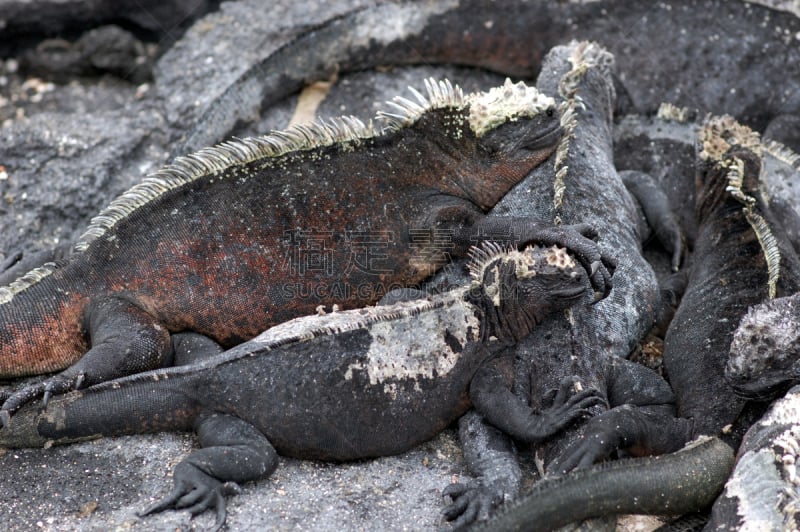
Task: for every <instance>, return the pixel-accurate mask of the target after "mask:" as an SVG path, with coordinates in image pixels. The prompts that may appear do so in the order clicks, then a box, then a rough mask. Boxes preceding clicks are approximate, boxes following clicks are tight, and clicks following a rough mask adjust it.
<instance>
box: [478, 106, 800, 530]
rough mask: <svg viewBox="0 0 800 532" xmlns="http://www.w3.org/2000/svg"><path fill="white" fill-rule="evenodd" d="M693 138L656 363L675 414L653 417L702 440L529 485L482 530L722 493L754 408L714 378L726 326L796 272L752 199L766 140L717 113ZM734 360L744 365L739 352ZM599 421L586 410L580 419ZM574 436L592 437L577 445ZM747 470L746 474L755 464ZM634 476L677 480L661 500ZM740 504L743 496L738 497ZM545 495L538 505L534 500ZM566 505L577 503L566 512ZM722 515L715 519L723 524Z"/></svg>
mask: <svg viewBox="0 0 800 532" xmlns="http://www.w3.org/2000/svg"><path fill="white" fill-rule="evenodd" d="M698 135H699V141H700V146H699V147H700V150H701V151H700V157H699V162H698V165H699V168H698V172H697V179H696V200H697V206H696V209H697V210H696V212H697V214H696V216H697V220H696V222H697V223H696V227H697V234H696V239H695V249H694V254H693V256H692V258H691V265H690V267H689V270H688V277H689V283H688V286H687V288H686V292H685V294H684V296H683V299H682V301H681V303H680V306H679V307H678V310H677V312H676V314H675V316H674V318H673V320H672V323H671V324H670V327H669V329H668V331H667V335H666V338H665V344H664V367H665V371H666V374H667V376H668V378H669V381H670V384H671V385H672V388H673V389H674V391H675V397H676V399H677V405H678V414H679V415H680V416H681V417H680V418H679V419H675V420H673V422H671V423H664V424H663V426H662V427H661V431H662V437H663V438H666V439H671V440H672V441H675V442H678V443H682V442H684V441H689V440H691V439H696V438H707V437H709V436H711V437H714V438H713V440H711V443H707V444H702V445H696V446H693V447H692V448H690V449H687V450H685V451H684V452H682V453H679V455H680V456H681V459H680V460H679V461H674V462H667V463H670V464H671V465H669V466H667V467H663V466H662V465H660V464H663V463H664V462H660V461H644V462H641V461H630V462H627V463H620V464H618V465H615V466H612V467H611V468H607V467H598V468H593V469H590V470H587V471H580V472H576V473H575V475H570V476H569V477H567V478H564V479H563V480H560V481H557V482H554V483H552V484H549V485H547V486H546V489H547V491H548V495H547V500H546V501H545V500H539V499H537V497H536V495H537V494H538V493H540V492H539V491H534V492H532V493H531V494H530V496H526V498H525V500H524V502H522V501H521V502H520V504H518V505H515V506H514V507H513V508H512V509H510V510H509V511H508V512H507V513H505V514H504V515H503V516H501V517H499V520H498V522H497V523H495V522H494V521H490V522H488V523H487V527H490V528H491V529H494V527H495V525H498V526H500V525H502V524H503V523H506V524H507V523H517V524H521V523H523V520H528V519H532V520H534V521H535V522H537V523H542V522H543V519H544V518H545V516H546V518H547V519H548V521H544V522H545V524H546V525H549V526H552V527H555V526H559V525H560V524H565V523H566V522H568V521H569V520H570V516H581V517H588V516H599V515H605V514H610V513H616V512H642V513H643V512H647V513H653V514H671V513H673V512H678V513H683V512H689V511H698V510H701V509H703V508H704V507H706V506H707V505H708V504H709V503H710V502H711V501H713V499H714V497H715V496H716V494H718V493H719V492H720V491H721V490H722V486H723V484H724V482H725V480H726V478H727V475H728V472H729V470H730V468H731V467H732V466H733V460H732V456H733V450H734V449H735V448H736V447H737V446H738V444H739V442H740V441H741V438H742V436H743V434H744V432H745V431H746V430H747V429H748V427H749V426H750V425H751V424H752V423H753V422H754V421H756V419H757V416H758V415H760V413H761V412H762V411H763V408H764V406H763V404H757V403H748V402H746V401H745V399H744V398H742V397H738V396H737V395H736V394H735V393H734V389H733V388H732V387H731V386H730V385H729V384H728V383H727V382H726V379H725V368H726V363H727V362H728V359H729V355H728V353H729V348H730V346H731V341H732V337H733V335H734V330H735V329H736V326H737V324H738V323H739V320H740V319H741V317H742V315H743V314H744V313H745V312H746V311H747V309H748V306H750V305H754V304H756V303H759V302H761V301H764V300H766V299H768V298H770V297H773V296H775V295H780V294H782V293H787V292H788V293H791V292H794V291H796V290H797V289H798V288H799V287H800V282H799V280H800V277H799V276H798V273H799V272H800V269H798V262H797V257H796V256H795V255H794V252H793V248H792V246H791V245H790V244H789V243H788V242H787V240H786V239H785V237H784V235H783V234H782V228H781V226H780V224H778V223H777V222H776V220H774V218H773V216H772V213H771V212H770V209H769V205H768V203H767V202H765V201H764V200H763V198H762V194H763V192H762V189H761V184H762V183H763V181H764V180H765V179H768V178H767V177H766V176H765V175H764V174H763V173H761V161H762V156H763V154H764V152H765V151H767V150H769V149H770V146H765V145H764V144H762V142H761V140H760V138H759V136H758V134H756V133H754V132H753V131H752V130H750V129H748V128H746V127H744V126H742V125H741V124H739V123H737V122H736V121H735V120H733V119H732V118H731V117H729V116H723V117H710V118H708V119H707V121H706V122H705V124H704V125H703V127H702V128H701V129H700V131H699V132H698ZM735 365H736V366H737V367H742V368H744V367H746V364H744V363H742V362H741V360H740V361H739V362H737V363H736V364H735ZM729 368H730V365H729ZM730 372H731V369H729V370H728V373H730ZM767 382H768V379H767ZM600 420H601V419H600V417H599V416H598V417H595V418H593V419H591V420H589V421H588V422H587V425H593V424H596V423H598V422H599V421H600ZM598 435H599V436H600V437H601V438H602V439H603V440H608V439H613V438H615V437H617V436H618V435H617V434H616V433H615V428H614V427H610V432H608V433H605V434H604V433H603V432H602V431H599V432H598ZM586 445H588V446H590V447H591V446H592V445H599V444H597V443H595V442H593V441H587V442H583V443H580V444H579V446H586ZM679 455H678V454H676V457H678V456H679ZM700 457H702V459H703V461H705V462H706V466H704V467H701V468H700V469H698V470H697V471H695V473H692V469H695V466H694V465H691V464H693V463H695V462H696V461H697V460H698V459H699V458H700ZM749 474H750V475H751V476H750V479H751V481H753V482H755V480H756V478H757V476H758V475H757V474H756V472H755V471H750V472H749ZM643 479H646V480H647V482H648V483H649V484H651V485H657V486H673V485H676V482H678V483H679V484H680V486H681V489H680V490H678V491H676V492H675V493H671V494H669V495H668V497H669V500H667V498H665V497H664V496H663V495H662V494H661V493H651V492H648V491H646V490H643V489H640V488H641V487H642V480H643ZM537 489H538V488H537ZM541 489H545V487H543V488H541ZM659 491H665V490H659ZM598 494H601V496H598ZM740 501H742V504H745V503H746V501H745V499H744V498H741V499H740ZM545 502H546V503H547V505H548V506H547V507H545V506H544V505H542V504H540V503H545ZM575 508H580V512H579V513H577V512H576V513H572V512H574V509H575ZM730 517H731V516H730V515H729V516H728V518H727V523H728V524H730V525H733V524H734V523H733V521H732V520H731V519H730ZM523 528H524V526H523Z"/></svg>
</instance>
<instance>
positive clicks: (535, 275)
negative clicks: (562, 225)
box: [469, 242, 590, 341]
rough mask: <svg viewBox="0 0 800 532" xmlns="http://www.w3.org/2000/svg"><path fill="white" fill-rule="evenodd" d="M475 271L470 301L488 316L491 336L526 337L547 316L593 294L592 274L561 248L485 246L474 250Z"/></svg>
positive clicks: (470, 268)
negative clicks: (519, 248) (590, 277)
mask: <svg viewBox="0 0 800 532" xmlns="http://www.w3.org/2000/svg"><path fill="white" fill-rule="evenodd" d="M469 270H470V274H471V275H472V279H473V280H472V286H471V290H470V296H469V297H470V300H471V301H472V302H474V303H476V304H477V305H479V306H480V307H481V309H482V310H483V311H484V312H485V314H486V319H487V320H488V323H489V329H490V330H489V334H491V335H494V336H496V337H498V338H500V339H503V340H508V341H518V340H520V339H522V338H524V337H525V336H526V335H527V334H528V333H530V331H531V330H532V329H533V327H534V326H535V325H536V324H537V323H540V322H541V321H542V320H543V319H544V318H545V316H547V315H548V314H550V313H552V312H555V311H558V310H563V309H566V308H569V307H571V306H573V305H575V304H576V303H578V302H579V301H581V300H584V299H586V298H585V295H586V293H587V292H590V290H589V284H588V276H587V273H586V270H585V269H584V268H583V267H582V266H581V265H580V264H579V263H578V262H577V261H576V260H575V259H574V258H573V257H572V256H571V255H570V254H569V253H568V252H567V250H565V249H564V248H559V247H557V246H552V247H548V248H545V247H540V246H529V247H527V248H525V249H523V250H522V251H517V250H516V249H510V250H509V249H504V248H503V247H502V246H500V245H498V244H494V243H491V242H489V243H485V244H483V245H482V246H481V247H474V248H472V250H471V252H470V263H469Z"/></svg>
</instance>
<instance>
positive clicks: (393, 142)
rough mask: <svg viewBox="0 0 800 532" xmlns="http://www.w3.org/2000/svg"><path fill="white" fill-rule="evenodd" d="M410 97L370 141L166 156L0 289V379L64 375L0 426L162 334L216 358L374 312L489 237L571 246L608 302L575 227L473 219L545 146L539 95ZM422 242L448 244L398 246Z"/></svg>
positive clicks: (318, 138)
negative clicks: (56, 253) (391, 293)
mask: <svg viewBox="0 0 800 532" xmlns="http://www.w3.org/2000/svg"><path fill="white" fill-rule="evenodd" d="M414 96H415V99H416V101H415V102H412V101H410V100H408V99H404V98H400V99H398V100H396V101H395V102H394V104H393V107H394V109H393V110H392V112H391V113H389V112H384V113H383V114H381V115H380V117H381V118H383V119H385V120H386V122H387V126H386V127H385V128H384V129H375V128H373V127H372V126H371V125H367V126H365V125H364V124H362V123H361V122H360V121H358V120H356V119H351V118H343V119H340V120H332V121H329V122H320V123H317V124H315V125H311V126H299V127H297V128H295V129H291V130H288V131H285V132H276V133H273V134H270V135H267V136H264V137H259V138H251V139H246V140H238V141H232V142H228V143H225V144H221V145H219V146H217V147H213V148H206V149H203V150H201V151H199V152H197V153H195V154H193V155H189V156H186V157H183V158H179V159H177V160H176V161H175V162H174V163H172V164H171V165H169V166H167V167H165V168H163V169H162V170H160V171H158V172H156V173H155V174H154V175H152V176H151V177H149V178H147V179H145V180H144V181H143V182H142V183H140V184H138V185H136V186H135V187H133V188H132V189H131V190H129V191H128V192H126V193H124V194H123V195H122V196H120V197H119V198H117V199H116V200H115V201H113V202H112V203H111V204H110V206H109V207H107V208H106V209H105V210H103V211H102V212H101V213H100V214H99V215H98V216H97V217H96V218H95V219H94V220H93V222H92V223H91V225H90V227H89V229H88V230H87V231H86V233H85V235H84V236H83V237H82V238H81V239H80V240H79V242H78V243H77V244H76V245H75V246H74V250H73V253H72V254H71V255H70V256H69V257H68V258H67V259H66V260H65V261H64V262H58V263H55V264H46V265H44V266H42V267H40V268H37V269H34V270H32V271H31V272H29V273H27V274H25V275H23V276H22V277H20V278H19V279H17V280H15V281H13V282H12V283H11V284H10V285H8V286H7V287H2V288H0V344H2V346H3V351H2V353H1V354H0V375H2V376H19V375H29V374H37V373H43V372H50V371H55V370H59V369H63V368H67V369H66V370H64V371H63V372H62V373H60V374H58V375H56V376H54V377H51V378H49V379H47V380H46V381H44V382H43V383H40V384H36V385H32V386H28V387H25V388H23V389H22V390H20V391H19V392H16V393H15V394H13V395H12V396H11V398H9V399H8V400H7V401H6V402H5V403H4V404H3V405H2V409H0V421H6V422H7V421H8V417H9V413H12V412H13V411H14V410H15V409H16V408H18V407H19V406H20V405H21V404H22V403H24V402H26V401H28V400H30V399H31V398H33V397H36V396H38V395H41V394H43V393H44V394H45V395H46V396H49V395H50V394H51V393H60V392H63V391H65V390H67V389H70V388H73V387H79V386H81V385H89V384H94V383H97V382H101V381H103V380H107V379H110V378H114V377H118V376H121V375H125V374H129V373H132V372H135V371H141V370H145V369H150V368H155V367H158V366H159V365H160V364H162V362H163V361H164V359H165V358H166V357H167V355H168V352H169V349H168V346H169V334H170V333H173V332H180V331H194V332H198V333H201V334H205V335H208V336H209V337H211V338H212V339H214V340H215V341H217V342H219V343H221V344H222V345H224V346H226V347H227V346H232V345H235V344H237V343H240V342H242V341H245V340H247V339H249V338H252V337H254V336H256V335H257V334H259V333H260V332H261V331H263V330H264V329H265V328H267V327H268V326H269V325H272V324H275V323H278V322H281V321H285V320H286V319H289V318H292V317H295V316H297V315H302V314H306V313H310V312H313V310H314V309H315V308H316V307H317V306H319V305H328V306H330V305H332V304H338V305H340V306H341V307H343V308H347V307H353V306H355V305H363V304H367V303H371V302H375V301H376V300H377V299H378V298H379V297H380V296H381V295H383V294H384V293H385V292H387V291H388V290H389V289H390V288H391V287H393V286H404V285H413V284H415V283H418V282H419V281H421V280H422V279H424V278H425V277H426V276H427V275H429V274H430V273H431V271H434V270H435V269H436V268H438V267H439V266H441V265H442V264H443V263H444V261H445V260H446V259H447V258H448V256H452V257H458V256H459V255H463V253H464V252H465V251H466V249H467V247H468V245H469V243H470V241H475V240H478V239H485V238H489V237H491V236H492V235H495V237H497V238H499V237H498V236H497V233H498V232H502V233H504V234H505V236H506V238H509V239H511V240H516V241H517V242H519V243H521V244H524V243H527V242H533V241H535V242H539V243H544V244H559V245H566V246H569V247H571V248H572V249H575V252H576V254H577V256H578V258H579V260H580V261H581V262H583V263H584V264H585V265H586V266H587V267H589V265H590V264H594V266H592V267H591V268H592V282H593V284H595V286H596V287H597V288H598V290H599V291H607V289H608V285H607V281H608V278H609V277H610V274H609V272H608V270H607V268H606V266H605V265H604V264H602V262H601V261H600V254H599V252H598V251H597V248H596V246H595V243H594V242H592V241H591V240H590V239H589V238H586V236H584V235H587V236H592V235H593V233H592V231H591V229H590V228H589V227H587V226H586V225H581V226H576V227H571V228H553V227H551V226H550V225H549V224H540V223H537V222H535V221H531V220H519V219H515V220H511V219H503V220H492V219H487V218H485V217H484V214H483V213H484V211H486V210H487V209H488V208H490V207H491V206H492V205H494V203H496V202H497V200H498V199H499V198H500V197H502V195H503V194H504V193H505V191H506V190H508V189H509V188H510V187H511V186H513V185H514V184H515V183H516V182H517V181H519V180H520V179H521V178H522V177H523V176H525V175H526V174H527V172H528V171H529V170H530V169H531V168H532V167H534V166H536V165H537V164H539V163H540V162H541V161H543V160H545V159H546V157H547V156H548V155H549V154H550V153H551V152H552V151H553V150H554V149H555V146H556V143H557V141H558V139H559V138H560V135H561V127H560V124H559V117H558V113H557V112H556V110H555V107H554V101H553V100H552V98H550V97H547V96H544V95H542V94H541V93H539V92H538V91H536V90H535V89H533V88H530V87H527V86H526V85H525V84H524V83H517V84H512V83H511V82H508V83H506V84H505V85H504V86H501V87H497V88H494V89H492V90H489V91H486V92H480V93H473V94H470V95H464V94H463V93H462V91H461V90H460V89H459V88H458V87H453V86H452V85H451V84H450V83H448V82H446V81H442V82H439V83H436V82H433V81H429V82H428V83H427V95H422V94H420V93H419V92H416V91H414ZM366 198H370V201H369V202H368V201H366ZM374 205H380V206H381V208H380V209H375V208H374ZM501 230H502V231H501ZM431 231H440V232H441V231H445V232H448V234H449V235H450V236H451V237H452V243H453V246H452V247H450V248H449V249H441V248H438V247H436V246H437V245H436V243H435V242H433V239H432V238H428V239H427V241H424V242H421V243H420V242H418V241H416V248H415V247H414V246H412V239H413V238H414V237H415V236H419V233H420V232H422V233H423V236H424V234H427V233H430V232H431ZM415 252H416V253H418V254H419V255H420V256H421V257H424V259H425V260H415V259H416V258H419V257H416V256H415ZM71 364H72V365H71Z"/></svg>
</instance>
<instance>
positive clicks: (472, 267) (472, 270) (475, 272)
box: [467, 241, 513, 283]
mask: <svg viewBox="0 0 800 532" xmlns="http://www.w3.org/2000/svg"><path fill="white" fill-rule="evenodd" d="M511 249H513V248H512V247H510V246H507V245H504V244H499V243H497V242H492V241H484V242H481V244H480V245H478V246H472V247H470V248H469V251H468V252H467V257H468V261H467V270H469V275H470V277H472V281H473V283H481V282H483V272H484V271H485V269H486V266H488V265H489V264H490V263H491V262H493V261H494V260H495V259H497V258H499V257H500V256H501V255H503V254H504V253H508V252H509V251H510V250H511Z"/></svg>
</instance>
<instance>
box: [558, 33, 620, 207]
mask: <svg viewBox="0 0 800 532" xmlns="http://www.w3.org/2000/svg"><path fill="white" fill-rule="evenodd" d="M570 45H571V46H572V47H573V52H572V55H571V56H570V57H569V61H570V64H571V65H572V68H571V69H570V70H569V71H568V72H567V73H566V74H564V75H563V76H562V77H561V79H560V80H559V83H558V92H559V94H560V95H561V97H562V98H564V101H563V102H562V103H561V104H560V105H559V112H560V113H561V129H562V130H563V134H562V136H561V140H560V141H559V143H558V147H557V148H556V157H555V161H554V163H553V170H554V171H555V180H554V181H553V207H554V208H555V209H556V211H558V210H559V209H560V208H561V206H562V205H563V203H564V193H565V192H566V184H565V179H566V177H567V174H568V172H569V166H568V164H567V158H568V156H569V148H570V145H571V144H572V140H573V139H574V138H575V128H576V127H577V125H578V117H577V113H578V111H579V110H582V109H585V104H584V103H583V100H582V99H581V96H580V94H578V87H579V86H580V83H581V81H582V80H583V76H584V75H585V74H586V72H587V71H588V70H589V69H590V68H602V69H606V70H610V69H611V68H613V65H614V56H613V55H611V54H610V53H609V52H608V51H607V50H606V49H604V48H603V47H602V46H600V45H599V44H597V43H595V42H589V41H582V42H575V41H573V42H572V43H571V44H570ZM560 220H561V217H560V216H559V215H558V214H556V218H555V220H554V221H555V222H556V223H560Z"/></svg>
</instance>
